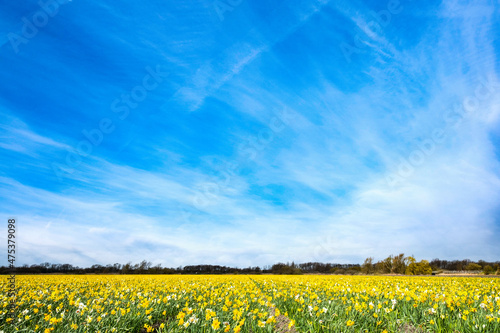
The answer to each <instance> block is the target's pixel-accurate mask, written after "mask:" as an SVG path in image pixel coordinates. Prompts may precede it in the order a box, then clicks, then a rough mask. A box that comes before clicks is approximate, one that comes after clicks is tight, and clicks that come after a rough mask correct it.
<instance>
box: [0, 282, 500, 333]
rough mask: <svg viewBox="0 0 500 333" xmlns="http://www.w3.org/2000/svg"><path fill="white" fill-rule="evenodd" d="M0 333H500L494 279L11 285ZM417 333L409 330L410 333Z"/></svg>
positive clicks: (499, 293) (0, 314)
mask: <svg viewBox="0 0 500 333" xmlns="http://www.w3.org/2000/svg"><path fill="white" fill-rule="evenodd" d="M0 283H1V284H0V288H1V289H2V293H1V296H0V302H1V303H0V304H3V307H0V310H1V311H0V332H2V331H3V332H4V333H7V332H45V333H49V332H255V333H257V332H405V331H407V330H408V331H409V330H410V329H411V331H412V332H500V279H494V278H491V279H490V278H443V277H403V276H397V277H392V276H317V275H303V276H270V275H261V276H243V275H241V276H238V275H224V276H192V275H191V276H186V275H83V276H75V275H51V276H47V275H45V276H44V275H35V276H17V281H16V284H17V297H16V299H15V304H16V306H17V309H16V313H15V317H14V319H12V318H11V317H10V316H9V315H8V313H7V310H8V304H9V302H13V300H12V299H8V298H7V277H6V276H3V277H1V280H0ZM417 329H418V330H417Z"/></svg>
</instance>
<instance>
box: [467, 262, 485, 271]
mask: <svg viewBox="0 0 500 333" xmlns="http://www.w3.org/2000/svg"><path fill="white" fill-rule="evenodd" d="M481 269H482V267H481V265H478V264H476V263H473V262H471V263H470V264H468V265H467V266H465V270H466V271H480V270H481Z"/></svg>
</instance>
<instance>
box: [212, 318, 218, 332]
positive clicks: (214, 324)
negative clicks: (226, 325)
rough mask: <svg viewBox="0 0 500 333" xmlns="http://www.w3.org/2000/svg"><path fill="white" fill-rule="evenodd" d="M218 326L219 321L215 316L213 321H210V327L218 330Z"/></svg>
mask: <svg viewBox="0 0 500 333" xmlns="http://www.w3.org/2000/svg"><path fill="white" fill-rule="evenodd" d="M219 327H220V321H219V319H217V318H215V319H214V321H213V322H212V328H213V329H214V330H218V329H219Z"/></svg>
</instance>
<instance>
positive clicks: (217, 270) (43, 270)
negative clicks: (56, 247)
mask: <svg viewBox="0 0 500 333" xmlns="http://www.w3.org/2000/svg"><path fill="white" fill-rule="evenodd" d="M12 271H13V270H12V269H11V268H8V267H5V266H2V267H0V274H11V273H12ZM441 271H475V272H482V273H484V274H498V275H500V261H496V262H486V261H484V260H479V261H477V262H474V261H472V260H469V259H464V260H453V261H448V260H439V259H434V260H432V261H430V262H429V261H427V260H421V261H418V262H417V260H416V259H415V258H414V257H413V256H405V255H404V254H403V253H401V254H398V255H390V256H388V257H387V258H385V259H383V260H380V261H377V262H375V261H374V258H373V257H369V258H366V259H365V261H364V262H363V264H362V265H359V264H335V263H321V262H307V263H301V264H295V263H294V262H292V263H289V262H287V263H277V264H274V265H270V266H264V267H262V268H260V267H258V266H254V267H247V268H236V267H228V266H219V265H189V266H184V267H182V266H180V267H177V268H168V267H162V266H161V265H154V266H153V265H152V263H151V262H149V261H146V260H143V261H141V262H140V263H137V264H132V263H131V262H129V263H127V264H124V265H122V264H119V263H115V264H113V265H111V264H109V265H105V266H103V265H99V264H96V265H92V266H90V267H85V268H81V267H78V266H73V265H70V264H51V263H48V262H45V263H42V264H35V265H31V266H29V265H23V266H19V267H16V268H15V273H16V274H351V275H352V274H406V275H422V274H427V275H430V274H432V273H433V272H441Z"/></svg>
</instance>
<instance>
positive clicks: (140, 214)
mask: <svg viewBox="0 0 500 333" xmlns="http://www.w3.org/2000/svg"><path fill="white" fill-rule="evenodd" d="M0 31H1V38H0V45H1V48H0V58H1V61H0V73H1V74H0V75H1V81H0V154H1V159H0V165H1V169H0V194H1V198H2V199H1V201H0V212H1V214H0V215H1V216H4V219H7V218H8V217H15V218H16V219H17V220H18V230H17V237H18V245H17V246H18V250H19V251H18V257H17V263H18V264H34V263H41V262H46V261H48V262H52V263H71V264H74V265H80V266H90V265H92V264H96V263H99V264H108V263H115V262H119V263H126V262H128V261H132V262H138V261H140V260H142V259H146V260H150V261H152V262H153V263H155V264H159V263H161V264H162V265H164V266H168V267H177V266H179V265H188V264H202V263H209V264H220V265H232V266H239V267H246V266H249V265H252V266H255V265H260V266H262V265H268V264H273V263H275V262H278V261H292V260H295V261H296V262H307V261H322V262H341V263H344V262H362V260H363V259H364V258H366V257H368V256H374V257H375V259H376V260H379V259H383V258H385V257H386V256H388V255H389V254H396V253H400V252H404V253H406V254H413V255H414V256H416V257H417V258H423V259H433V258H435V257H439V258H441V259H462V258H470V259H476V260H477V259H485V260H498V259H499V257H498V253H500V242H498V239H499V236H500V163H499V160H500V80H499V70H500V67H499V64H500V61H499V55H500V39H499V37H498V36H500V5H499V4H498V2H496V1H473V2H467V1H451V0H450V1H443V2H442V3H439V2H416V1H393V0H391V1H387V2H386V1H326V0H324V1H274V2H272V3H269V2H268V1H248V0H232V1H229V0H226V1H224V0H220V1H219V0H217V1H201V0H199V1H176V2H172V1H171V2H168V1H152V0H151V1H146V2H136V1H127V2H122V3H119V4H118V3H116V2H113V1H108V0H106V1H80V0H73V1H67V0H45V2H44V1H41V2H37V1H22V2H7V1H4V2H3V4H2V10H1V11H0ZM2 235H3V236H2V239H4V241H5V233H2ZM4 264H6V262H5V263H4Z"/></svg>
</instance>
